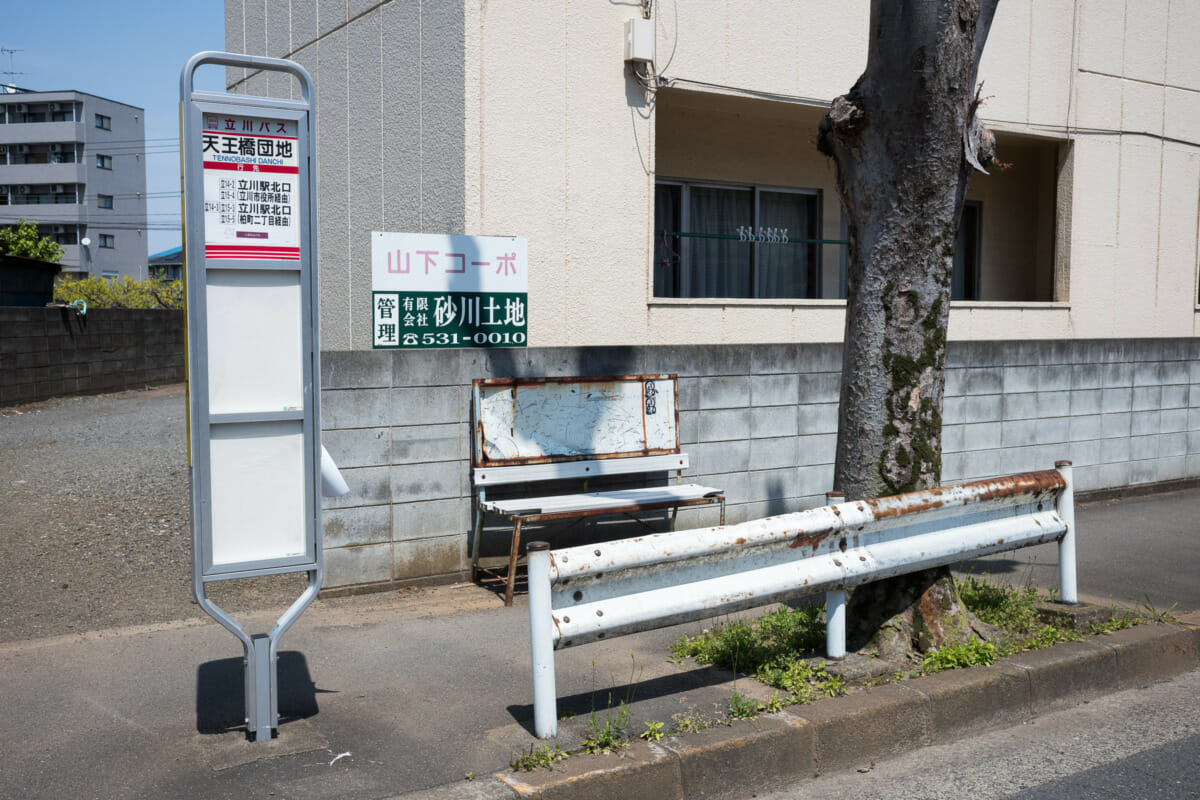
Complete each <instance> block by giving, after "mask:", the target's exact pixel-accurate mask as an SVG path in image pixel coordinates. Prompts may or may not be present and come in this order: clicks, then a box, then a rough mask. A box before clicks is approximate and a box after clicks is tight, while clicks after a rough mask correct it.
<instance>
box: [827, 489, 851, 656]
mask: <svg viewBox="0 0 1200 800" xmlns="http://www.w3.org/2000/svg"><path fill="white" fill-rule="evenodd" d="M845 499H846V495H845V494H844V493H843V492H826V493H825V505H827V506H832V505H836V504H837V503H838V501H840V500H845ZM825 655H827V656H829V657H830V658H832V659H842V658H845V657H846V592H845V590H844V589H834V590H832V591H828V592H826V593H825Z"/></svg>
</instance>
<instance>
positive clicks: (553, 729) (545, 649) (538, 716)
mask: <svg viewBox="0 0 1200 800" xmlns="http://www.w3.org/2000/svg"><path fill="white" fill-rule="evenodd" d="M525 552H526V555H527V560H526V564H527V567H526V569H527V572H528V575H529V651H530V658H531V659H532V661H533V729H534V732H535V733H536V734H537V737H538V738H539V739H549V738H551V737H554V736H556V735H558V698H557V697H556V694H555V687H554V617H553V613H554V609H553V607H552V606H551V602H550V544H549V543H548V542H530V543H529V545H528V547H526V548H525Z"/></svg>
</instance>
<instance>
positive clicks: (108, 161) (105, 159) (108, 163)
mask: <svg viewBox="0 0 1200 800" xmlns="http://www.w3.org/2000/svg"><path fill="white" fill-rule="evenodd" d="M112 161H113V158H112V156H106V155H104V154H103V153H96V169H106V170H109V171H112V168H113V166H112Z"/></svg>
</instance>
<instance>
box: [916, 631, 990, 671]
mask: <svg viewBox="0 0 1200 800" xmlns="http://www.w3.org/2000/svg"><path fill="white" fill-rule="evenodd" d="M995 660H996V645H994V644H992V643H991V642H981V641H979V640H978V639H976V638H975V637H974V636H972V637H971V639H970V641H967V642H963V643H961V644H949V645H946V646H945V647H943V648H941V649H940V650H933V651H931V652H928V653H926V654H925V656H924V657H923V658H922V659H921V671H922V672H924V673H925V674H926V675H932V674H933V673H935V672H942V671H943V670H947V669H958V668H959V667H979V666H986V665H988V664H992V663H994V662H995Z"/></svg>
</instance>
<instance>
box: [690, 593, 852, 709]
mask: <svg viewBox="0 0 1200 800" xmlns="http://www.w3.org/2000/svg"><path fill="white" fill-rule="evenodd" d="M824 616H825V615H824V611H823V609H821V608H820V607H819V606H814V605H804V606H801V607H800V608H794V609H793V608H789V607H787V606H780V607H779V608H778V609H777V610H775V611H772V612H771V613H769V614H765V615H764V616H762V617H759V618H758V619H756V620H751V621H747V620H732V621H729V622H724V623H722V624H720V625H715V626H713V627H712V628H711V629H709V630H706V631H704V632H702V633H700V634H699V635H696V636H683V637H681V638H680V639H679V640H678V641H677V642H675V644H674V645H672V647H671V654H672V657H673V658H675V659H680V660H682V659H684V658H689V657H690V658H693V659H695V660H696V661H697V662H698V663H700V664H712V665H714V666H717V667H721V668H722V669H728V670H731V671H733V672H744V673H746V674H749V675H753V676H754V677H755V678H757V679H758V680H760V681H762V682H763V683H765V684H767V685H768V686H774V687H776V688H777V689H782V690H783V691H785V692H788V694H789V697H787V698H785V699H782V700H780V701H779V704H780V707H782V706H783V705H790V704H793V703H809V702H812V701H813V700H814V699H816V698H818V697H836V696H837V695H839V694H844V693H845V690H846V685H845V681H843V680H842V679H841V678H840V677H838V676H836V675H831V674H829V672H828V671H826V669H825V665H824V664H817V665H810V664H808V663H805V662H803V661H801V660H800V659H802V658H805V657H808V656H812V655H813V654H814V653H815V652H817V651H818V650H819V649H820V648H822V647H824V645H825V619H824ZM755 705H758V704H757V703H756V704H755ZM740 710H741V706H740V705H739V711H740ZM730 712H731V714H732V713H733V703H732V702H731V707H730Z"/></svg>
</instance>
